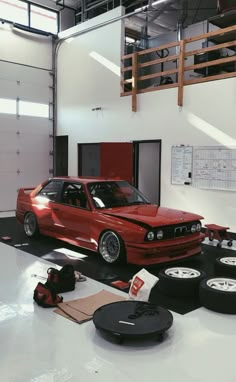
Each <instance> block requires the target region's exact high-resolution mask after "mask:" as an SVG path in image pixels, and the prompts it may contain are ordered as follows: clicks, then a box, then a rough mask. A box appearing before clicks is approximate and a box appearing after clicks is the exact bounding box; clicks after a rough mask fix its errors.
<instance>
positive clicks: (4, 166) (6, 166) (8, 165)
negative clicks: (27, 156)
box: [0, 151, 19, 176]
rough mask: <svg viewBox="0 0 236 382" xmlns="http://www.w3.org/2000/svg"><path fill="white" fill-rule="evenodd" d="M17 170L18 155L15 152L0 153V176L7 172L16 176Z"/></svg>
mask: <svg viewBox="0 0 236 382" xmlns="http://www.w3.org/2000/svg"><path fill="white" fill-rule="evenodd" d="M18 168H19V154H17V153H16V151H8V152H2V151H1V153H0V176H2V175H5V173H7V172H8V171H9V172H11V173H14V174H17V170H18Z"/></svg>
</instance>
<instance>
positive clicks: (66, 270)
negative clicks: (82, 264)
mask: <svg viewBox="0 0 236 382" xmlns="http://www.w3.org/2000/svg"><path fill="white" fill-rule="evenodd" d="M47 274H48V278H47V284H49V285H52V286H53V288H54V289H55V291H56V293H63V292H70V291H72V290H74V289H75V283H76V278H75V271H74V267H73V265H70V264H66V265H64V266H63V267H62V268H61V269H60V270H58V269H56V268H48V270H47Z"/></svg>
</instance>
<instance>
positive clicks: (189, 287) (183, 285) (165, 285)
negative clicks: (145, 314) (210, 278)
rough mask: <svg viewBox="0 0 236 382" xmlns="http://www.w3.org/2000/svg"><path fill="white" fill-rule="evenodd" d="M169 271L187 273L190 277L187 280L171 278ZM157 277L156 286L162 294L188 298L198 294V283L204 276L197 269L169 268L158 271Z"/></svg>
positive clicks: (203, 273)
mask: <svg viewBox="0 0 236 382" xmlns="http://www.w3.org/2000/svg"><path fill="white" fill-rule="evenodd" d="M171 270H176V272H175V271H173V273H178V270H179V271H180V270H183V272H187V273H188V272H189V276H190V275H191V274H192V276H191V277H188V278H184V277H177V276H176V277H175V276H173V275H172V276H171ZM158 277H159V281H158V286H159V288H160V290H161V292H163V294H166V295H167V296H175V297H189V296H194V295H197V294H198V288H199V283H200V281H201V280H202V279H203V278H205V277H206V274H205V272H203V271H201V270H199V269H193V268H185V267H169V268H165V269H162V270H160V272H159V274H158Z"/></svg>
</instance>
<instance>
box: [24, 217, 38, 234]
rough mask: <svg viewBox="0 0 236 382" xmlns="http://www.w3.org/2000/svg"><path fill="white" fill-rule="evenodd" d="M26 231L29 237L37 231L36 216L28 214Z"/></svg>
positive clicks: (25, 224)
mask: <svg viewBox="0 0 236 382" xmlns="http://www.w3.org/2000/svg"><path fill="white" fill-rule="evenodd" d="M24 230H25V233H26V235H27V236H33V235H34V234H35V232H36V230H37V222H36V219H35V216H34V214H32V213H28V214H27V215H26V217H25V220H24Z"/></svg>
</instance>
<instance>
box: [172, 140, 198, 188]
mask: <svg viewBox="0 0 236 382" xmlns="http://www.w3.org/2000/svg"><path fill="white" fill-rule="evenodd" d="M192 160H193V147H192V146H186V145H180V146H172V148H171V184H182V185H190V184H192Z"/></svg>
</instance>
